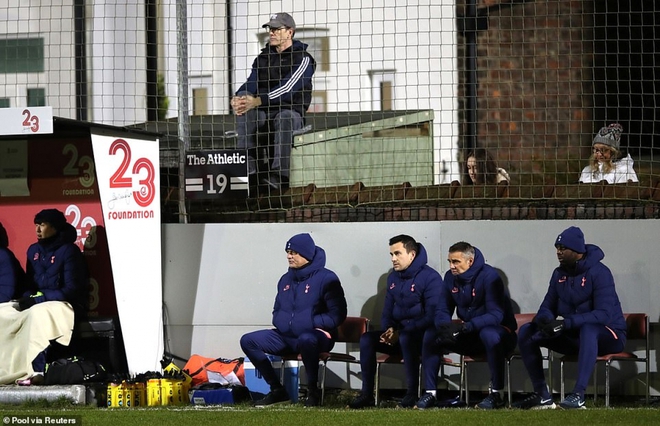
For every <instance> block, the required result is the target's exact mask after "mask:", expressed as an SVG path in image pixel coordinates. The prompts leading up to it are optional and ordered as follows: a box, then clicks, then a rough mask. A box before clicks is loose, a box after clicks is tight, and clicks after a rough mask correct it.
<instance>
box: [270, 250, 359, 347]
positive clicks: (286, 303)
mask: <svg viewBox="0 0 660 426" xmlns="http://www.w3.org/2000/svg"><path fill="white" fill-rule="evenodd" d="M346 314H347V307H346V298H345V296H344V289H343V288H342V286H341V283H340V282H339V278H338V277H337V275H336V274H335V273H334V272H332V271H331V270H329V269H326V268H325V251H324V250H323V249H322V248H321V247H318V246H316V251H315V253H314V258H313V259H312V260H311V261H310V263H308V264H307V265H305V266H304V267H302V268H299V269H295V268H289V270H288V271H287V273H286V274H284V275H282V277H281V278H280V281H279V282H278V283H277V296H275V306H274V307H273V325H274V326H275V328H277V330H279V331H280V332H281V333H282V334H284V335H286V336H291V337H298V336H300V335H301V334H302V333H304V332H307V331H312V330H314V329H316V328H320V329H321V330H324V331H327V332H328V333H330V335H331V336H332V338H333V339H336V338H337V327H339V325H341V323H343V322H344V320H345V319H346Z"/></svg>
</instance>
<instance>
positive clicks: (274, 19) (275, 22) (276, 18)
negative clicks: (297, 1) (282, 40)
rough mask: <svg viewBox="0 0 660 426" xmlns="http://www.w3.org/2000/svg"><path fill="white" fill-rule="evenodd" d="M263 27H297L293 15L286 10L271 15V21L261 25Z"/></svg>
mask: <svg viewBox="0 0 660 426" xmlns="http://www.w3.org/2000/svg"><path fill="white" fill-rule="evenodd" d="M261 27H262V28H267V27H271V28H280V27H287V28H293V29H294V30H295V29H296V21H294V20H293V18H292V17H291V15H289V14H288V13H286V12H278V13H275V14H273V15H270V21H268V22H266V23H265V24H263V25H262V26H261Z"/></svg>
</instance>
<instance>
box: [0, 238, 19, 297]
mask: <svg viewBox="0 0 660 426" xmlns="http://www.w3.org/2000/svg"><path fill="white" fill-rule="evenodd" d="M1 231H3V229H0V303H3V302H8V301H10V300H12V299H16V298H18V297H19V296H20V295H19V294H18V292H19V291H20V289H21V288H22V287H23V283H24V280H25V272H24V271H23V268H22V267H21V264H20V263H19V261H18V259H16V256H14V253H13V252H12V251H11V250H9V248H8V243H9V242H8V241H7V238H6V234H3V232H1Z"/></svg>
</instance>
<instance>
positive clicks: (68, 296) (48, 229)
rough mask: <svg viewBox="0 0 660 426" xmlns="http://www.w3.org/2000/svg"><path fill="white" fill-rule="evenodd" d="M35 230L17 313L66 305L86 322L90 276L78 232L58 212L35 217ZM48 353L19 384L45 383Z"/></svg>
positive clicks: (45, 212) (29, 249)
mask: <svg viewBox="0 0 660 426" xmlns="http://www.w3.org/2000/svg"><path fill="white" fill-rule="evenodd" d="M34 226H35V233H36V237H37V242H35V243H33V244H32V245H30V247H28V250H27V260H26V262H25V264H26V279H25V288H24V289H21V290H22V292H21V297H20V298H19V299H18V303H17V306H16V309H17V310H19V311H27V312H28V314H29V315H31V314H30V313H31V312H32V311H34V310H35V309H36V308H34V306H35V305H39V306H40V307H41V306H47V305H45V304H46V302H66V303H67V304H68V305H70V308H71V311H70V315H71V316H72V317H74V319H75V320H80V319H82V318H84V317H85V316H86V314H87V308H88V303H89V302H88V301H89V272H88V269H87V264H86V262H85V258H84V256H83V254H82V252H81V251H80V249H79V248H78V246H77V245H76V244H75V241H76V230H75V228H74V227H73V226H72V225H71V224H69V223H68V222H67V220H66V217H65V216H64V213H62V212H61V211H59V210H57V209H44V210H41V211H40V212H39V213H37V214H36V215H35V217H34ZM42 304H44V305H42ZM75 320H74V321H75ZM48 349H49V347H46V348H44V349H43V351H42V352H40V353H39V354H38V355H37V356H36V358H35V359H34V360H33V361H32V368H33V370H34V374H33V375H32V376H31V377H29V378H27V379H22V380H19V381H18V384H19V385H34V384H40V383H42V382H43V373H44V371H45V367H46V361H47V353H48Z"/></svg>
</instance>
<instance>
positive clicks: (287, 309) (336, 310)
mask: <svg viewBox="0 0 660 426" xmlns="http://www.w3.org/2000/svg"><path fill="white" fill-rule="evenodd" d="M284 249H285V251H286V258H287V261H288V263H289V270H288V271H287V272H286V274H284V275H282V277H281V278H280V281H279V282H278V283H277V296H275V306H274V307H273V326H275V328H274V329H270V330H258V331H254V332H251V333H247V334H244V335H243V337H241V348H242V349H243V352H245V355H247V356H248V358H249V359H250V361H251V362H252V364H254V367H255V368H256V369H257V370H258V371H259V372H260V373H261V375H262V376H263V378H264V380H265V381H266V383H268V385H270V392H269V393H268V395H266V396H265V397H264V398H263V399H261V400H259V401H257V402H256V403H255V405H256V406H266V405H271V404H278V403H282V402H288V401H289V400H290V398H289V394H288V393H287V391H286V389H285V388H284V386H283V385H282V383H281V382H280V378H279V375H278V374H277V373H275V370H274V369H273V366H272V365H271V363H270V360H269V359H268V356H267V355H266V354H272V355H285V354H290V353H299V354H300V355H301V356H302V362H303V365H304V366H305V371H306V372H307V388H308V389H309V393H308V397H307V401H306V402H305V406H308V407H310V406H318V405H319V404H320V395H319V390H318V371H319V354H320V353H321V352H329V351H330V350H332V348H333V346H334V344H335V339H336V338H337V327H339V326H340V325H341V323H343V322H344V320H345V319H346V314H347V307H346V298H345V296H344V289H343V288H342V286H341V283H340V282H339V278H338V277H337V275H336V274H335V273H334V272H332V271H331V270H329V269H327V268H326V267H325V251H324V250H323V249H322V248H321V247H318V246H317V245H316V244H315V243H314V240H313V239H312V237H311V236H310V235H309V234H298V235H294V236H293V237H291V239H289V241H287V243H286V246H285V248H284Z"/></svg>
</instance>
